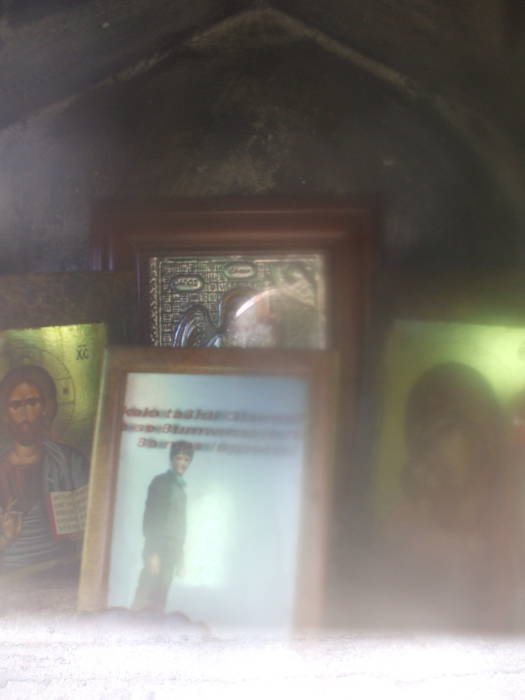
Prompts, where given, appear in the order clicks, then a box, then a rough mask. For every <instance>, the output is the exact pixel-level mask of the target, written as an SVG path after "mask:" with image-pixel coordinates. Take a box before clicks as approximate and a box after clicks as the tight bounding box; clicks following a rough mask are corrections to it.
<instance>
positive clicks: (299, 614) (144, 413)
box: [79, 348, 336, 627]
mask: <svg viewBox="0 0 525 700" xmlns="http://www.w3.org/2000/svg"><path fill="white" fill-rule="evenodd" d="M335 387H336V356H335V354H334V353H331V352H293V353H290V352H283V351H268V350H264V351H261V350H249V351H247V350H240V349H227V350H226V349H222V350H217V349H216V350H209V349H192V350H190V349H177V350H174V349H169V348H110V349H109V351H108V354H107V358H106V365H105V377H104V383H103V389H102V393H101V400H100V409H99V414H98V421H97V430H96V434H95V449H94V452H93V458H92V472H91V486H90V496H89V503H88V517H87V526H86V537H85V542H84V551H83V561H82V571H81V581H80V589H79V609H80V610H84V611H96V610H100V609H105V608H108V607H124V608H131V609H141V608H142V607H146V608H148V607H153V608H155V609H157V607H158V605H157V603H158V599H156V598H155V595H153V597H152V598H151V597H150V598H148V595H149V594H147V595H146V594H144V590H145V589H143V588H140V586H141V585H142V584H140V585H137V584H136V581H137V580H138V578H137V577H139V572H140V569H141V567H143V571H144V569H146V567H148V566H149V563H148V562H150V559H148V557H149V554H148V552H151V547H150V545H149V544H148V542H149V540H148V537H153V538H154V537H155V536H156V535H155V534H154V535H149V534H148V532H147V530H146V529H145V530H144V540H143V534H142V533H141V528H142V524H143V517H144V518H145V520H144V527H145V528H146V525H145V522H146V520H147V519H148V517H149V516H146V513H145V510H146V511H147V510H148V507H149V506H148V505H146V508H145V505H144V504H145V500H146V492H147V493H148V494H149V492H150V491H149V489H151V488H153V486H152V484H153V482H152V481H151V480H152V478H153V480H154V479H155V475H158V474H159V472H161V471H164V472H166V470H167V472H168V473H171V472H170V469H172V468H173V469H175V466H174V464H173V462H170V460H171V457H170V450H171V447H170V445H171V444H172V443H173V442H175V443H177V442H178V441H179V440H180V439H183V440H186V441H190V442H191V443H192V445H193V447H194V450H195V451H194V453H193V461H192V464H191V466H190V469H191V470H192V471H189V472H188V476H187V482H188V486H187V490H186V492H187V501H185V502H186V503H187V505H186V506H185V509H186V510H185V513H186V515H185V516H184V517H186V518H187V531H186V535H185V538H186V539H185V545H184V547H185V549H186V552H185V554H184V557H183V555H182V554H181V555H180V559H181V562H182V561H183V564H180V562H179V563H177V564H176V565H175V574H177V573H180V571H182V569H180V570H179V569H178V568H177V567H179V565H180V566H184V567H185V571H184V573H182V574H181V576H182V578H180V580H177V581H176V582H175V585H171V589H170V591H171V592H170V593H169V595H168V599H167V602H166V607H164V603H163V604H162V605H161V606H160V607H161V608H162V609H163V610H164V611H167V612H178V613H181V614H183V615H184V616H186V617H188V618H189V619H191V620H192V621H195V622H204V623H205V624H208V625H210V626H212V627H213V626H214V625H216V624H235V625H238V626H244V625H245V624H248V625H250V624H256V625H259V624H260V625H262V626H265V627H267V626H269V625H270V626H273V625H274V624H275V625H276V626H282V625H284V626H285V627H288V626H293V627H310V626H312V625H316V624H319V623H320V622H321V620H322V617H323V607H324V602H323V601H324V590H325V573H326V563H327V562H326V558H327V538H328V528H329V526H328V522H329V511H330V502H331V499H332V479H333V469H332V451H333V445H334V442H335V441H334V435H333V432H334V430H335V412H336V390H335ZM192 411H193V412H192ZM202 426H204V427H202ZM192 435H197V436H198V441H197V442H195V441H194V439H193V438H192V437H188V436H192ZM168 447H170V449H167V448H168ZM177 449H178V448H177ZM170 464H171V466H170ZM172 476H173V474H172ZM163 478H164V479H166V478H168V477H166V476H164V477H163ZM173 478H175V477H173ZM150 482H151V483H150ZM148 483H149V484H150V486H149V487H148ZM170 483H171V482H170ZM165 488H168V487H165ZM169 488H171V487H169ZM173 488H174V489H175V486H173ZM177 488H178V487H177ZM181 488H182V486H181ZM175 490H176V489H175ZM199 499H200V500H199ZM148 502H150V496H149V495H148ZM159 508H160V506H159ZM173 517H175V516H173ZM124 525H125V527H124ZM210 528H211V529H210ZM157 534H158V533H157ZM210 538H211V539H213V542H211V540H210ZM143 542H144V550H142V544H143ZM151 546H153V545H151ZM155 546H157V545H155ZM148 547H150V549H148ZM221 552H222V554H221ZM141 556H143V558H144V561H143V563H141ZM162 556H163V555H161V557H160V560H161V561H162ZM166 556H167V555H166ZM199 557H200V558H199ZM148 571H150V569H148ZM141 576H142V574H141ZM148 576H149V574H148ZM185 577H186V578H185ZM139 578H140V577H139ZM175 578H177V576H176V575H175ZM124 580H125V581H124ZM174 580H175V579H174ZM130 581H131V582H132V583H130ZM148 585H149V584H148ZM168 585H169V584H168ZM134 586H137V588H136V590H135V589H134ZM239 587H240V588H241V589H242V591H243V592H242V593H241V591H240V589H239ZM139 588H140V590H141V593H140V596H139ZM238 589H239V590H238ZM134 591H135V592H134ZM143 594H144V595H145V596H146V597H144V595H143ZM164 594H165V595H166V591H165V592H164ZM169 596H171V598H170V597H169ZM139 597H140V600H141V603H140V604H137V599H138V598H139ZM146 599H147V600H146ZM234 599H235V600H238V602H237V603H233V602H232V601H233V600H234ZM145 600H146V603H147V604H145V605H144V601H145ZM183 601H185V602H183ZM250 601H251V602H250ZM272 601H273V602H272ZM245 605H248V607H247V608H243V606H245ZM243 610H244V612H243ZM247 611H249V612H247Z"/></svg>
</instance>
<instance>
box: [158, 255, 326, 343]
mask: <svg viewBox="0 0 525 700" xmlns="http://www.w3.org/2000/svg"><path fill="white" fill-rule="evenodd" d="M148 274H149V279H148V291H149V304H150V306H149V309H150V342H151V343H152V344H153V345H160V346H175V347H275V348H304V349H323V348H325V347H326V346H327V337H326V336H327V329H326V319H327V294H326V286H327V285H326V272H325V259H324V255H323V254H322V253H315V252H312V253H304V254H300V253H298V254H291V253H289V254H264V253H257V254H253V253H252V254H249V255H202V256H180V257H179V256H176V257H175V256H153V257H150V258H149V266H148Z"/></svg>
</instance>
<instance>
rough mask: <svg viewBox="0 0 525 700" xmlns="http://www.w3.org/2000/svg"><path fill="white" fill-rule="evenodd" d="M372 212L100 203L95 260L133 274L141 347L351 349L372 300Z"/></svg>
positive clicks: (241, 203) (337, 205)
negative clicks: (136, 288) (136, 274)
mask: <svg viewBox="0 0 525 700" xmlns="http://www.w3.org/2000/svg"><path fill="white" fill-rule="evenodd" d="M372 211H373V208H372V206H371V204H370V202H366V203H355V202H349V201H348V200H341V199H339V200H336V199H332V200H328V199H325V200H318V201H315V200H309V201H307V202H305V201H284V200H280V199H265V198H257V199H255V198H251V199H250V198H246V199H242V200H233V199H222V200H201V201H199V202H196V203H195V202H194V203H191V202H190V203H188V202H182V203H179V205H178V206H177V205H176V204H175V205H174V204H172V203H170V204H165V205H162V204H161V203H156V204H154V205H153V204H150V205H148V204H142V205H140V204H139V205H137V204H129V203H120V204H107V205H101V206H99V208H98V209H97V210H96V212H95V214H94V219H93V239H92V265H93V268H94V269H113V270H114V269H122V268H135V269H136V270H137V273H138V294H139V309H140V316H141V328H142V337H143V339H144V342H145V343H146V344H151V345H155V346H173V347H244V348H247V347H270V348H294V349H317V350H319V349H325V348H330V349H333V348H337V349H341V350H342V351H343V352H344V351H345V350H346V351H348V353H349V356H350V357H351V356H352V355H353V354H354V353H355V351H356V348H357V346H358V343H357V342H356V339H358V338H361V336H362V333H363V323H364V318H365V316H366V313H367V307H368V303H369V296H370V283H371V274H372V270H373V260H374V254H375V244H376V240H375V233H376V231H375V228H376V227H375V220H374V217H373V215H372Z"/></svg>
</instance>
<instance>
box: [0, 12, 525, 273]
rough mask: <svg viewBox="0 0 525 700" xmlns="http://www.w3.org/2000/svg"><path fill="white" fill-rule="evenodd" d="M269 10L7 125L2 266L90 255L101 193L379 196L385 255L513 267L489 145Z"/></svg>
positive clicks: (0, 154) (511, 240)
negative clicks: (481, 145)
mask: <svg viewBox="0 0 525 700" xmlns="http://www.w3.org/2000/svg"><path fill="white" fill-rule="evenodd" d="M340 48H341V47H339V46H336V47H335V48H334V47H331V46H326V45H325V44H323V42H322V41H321V42H320V41H318V40H316V39H315V37H312V36H310V35H308V33H307V32H305V33H304V35H301V32H300V28H299V29H298V28H297V26H290V24H289V23H287V21H282V18H281V17H280V16H279V15H278V14H275V13H272V12H269V13H265V12H253V13H250V14H248V15H246V16H243V17H241V18H239V19H237V20H235V21H232V22H229V23H228V22H226V23H225V24H224V25H219V26H218V27H216V28H215V29H213V30H211V31H210V32H207V33H204V34H202V35H200V36H199V37H197V38H196V39H195V40H193V41H191V42H189V43H186V44H185V45H184V46H183V47H182V48H180V49H179V50H177V51H176V52H175V53H172V54H170V55H168V56H167V57H166V58H165V59H164V60H161V61H159V62H156V63H155V65H152V67H151V68H150V69H148V70H146V71H137V72H136V74H132V75H131V77H130V76H129V75H126V76H121V78H120V79H118V80H117V79H115V80H110V81H107V82H106V83H104V84H102V85H100V86H98V87H96V88H94V89H92V90H87V91H84V92H82V93H81V94H80V95H79V96H78V97H77V98H75V99H74V100H72V101H70V102H65V103H59V104H56V105H55V106H54V107H51V108H48V109H46V110H44V111H43V112H40V113H36V114H35V115H34V116H32V117H30V118H29V119H27V120H26V121H23V122H18V123H17V124H15V125H12V126H11V127H9V128H6V129H4V130H3V131H2V132H0V162H1V166H0V185H1V187H0V192H1V194H0V198H1V200H2V201H1V207H2V212H3V214H2V218H1V221H0V226H1V240H0V271H1V272H28V271H63V270H75V269H86V268H87V267H88V239H89V232H90V212H91V208H92V206H93V204H94V202H96V200H97V199H100V198H112V197H128V196H131V197H135V198H138V199H140V198H143V197H144V198H145V197H157V196H159V197H172V196H177V197H185V196H191V197H198V196H204V195H223V194H224V195H226V194H228V195H229V194H272V193H275V194H279V195H283V194H293V195H299V196H305V197H309V196H311V195H313V194H337V195H354V196H359V195H365V194H366V195H368V194H373V195H377V197H378V200H379V201H380V202H381V203H382V207H383V217H384V218H383V221H384V235H385V251H384V252H385V261H386V263H387V264H398V263H403V264H404V263H410V264H415V265H418V266H421V265H423V266H432V267H435V266H436V265H440V266H447V267H449V266H453V267H458V266H459V267H461V266H465V267H468V268H469V269H471V268H472V266H474V267H476V266H477V267H480V268H481V267H486V266H491V267H494V266H499V267H501V266H506V265H508V264H510V263H513V262H514V261H516V259H517V258H518V257H519V254H520V242H519V240H518V239H517V231H518V224H519V222H518V221H517V215H516V212H515V211H514V210H513V207H512V206H511V203H510V199H509V195H508V193H507V192H505V191H504V189H503V188H502V183H501V180H499V179H498V178H497V176H496V174H495V173H494V172H491V171H490V169H489V168H487V160H486V158H484V156H483V154H482V153H480V152H479V151H477V150H476V149H475V148H473V147H472V144H471V143H468V142H467V141H466V139H465V138H463V136H462V134H461V133H460V132H458V131H457V130H456V129H454V125H453V124H451V123H450V122H449V121H447V120H446V119H444V118H443V115H440V114H438V113H436V111H435V110H432V105H431V104H429V102H428V100H424V99H421V96H420V95H419V94H418V93H417V92H416V94H412V95H410V94H408V93H404V92H403V91H400V90H399V89H396V87H395V86H392V85H390V84H388V82H387V81H385V80H382V79H381V77H380V76H376V75H371V74H370V72H368V71H366V70H365V69H364V68H363V67H360V66H356V65H355V64H354V62H352V61H351V60H349V59H348V56H345V55H344V51H341V50H340Z"/></svg>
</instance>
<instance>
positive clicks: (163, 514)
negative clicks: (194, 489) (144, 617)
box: [133, 440, 193, 612]
mask: <svg viewBox="0 0 525 700" xmlns="http://www.w3.org/2000/svg"><path fill="white" fill-rule="evenodd" d="M192 459H193V445H192V444H191V443H189V442H185V441H184V440H180V441H178V442H174V443H173V444H172V445H171V448H170V468H169V469H168V471H166V472H164V473H163V474H159V475H158V476H156V477H155V478H154V479H153V480H152V482H151V484H150V486H149V489H148V495H147V498H146V506H145V509H144V519H143V532H144V550H143V561H144V565H143V568H142V572H141V574H140V577H139V581H138V585H137V591H136V594H135V601H134V603H133V609H134V610H144V609H148V610H155V611H158V612H162V611H164V608H165V605H166V598H167V595H168V591H169V588H170V585H171V581H172V579H173V576H174V575H180V574H181V573H182V567H183V560H184V541H185V539H186V482H185V480H184V478H183V476H184V473H185V472H186V470H187V469H188V467H189V465H190V463H191V460H192Z"/></svg>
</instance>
